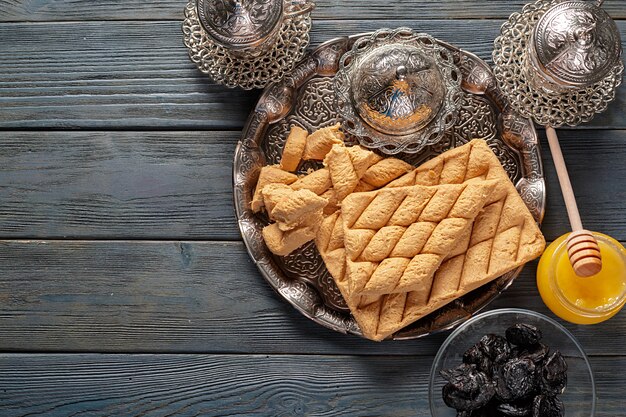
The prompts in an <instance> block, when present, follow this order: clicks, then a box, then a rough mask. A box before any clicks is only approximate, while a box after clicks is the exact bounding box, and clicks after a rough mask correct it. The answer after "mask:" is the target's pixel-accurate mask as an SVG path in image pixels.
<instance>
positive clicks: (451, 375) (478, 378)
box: [440, 364, 495, 410]
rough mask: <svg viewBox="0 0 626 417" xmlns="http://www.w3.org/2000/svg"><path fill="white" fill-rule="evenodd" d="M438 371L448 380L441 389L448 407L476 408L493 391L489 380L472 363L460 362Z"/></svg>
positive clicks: (484, 401)
mask: <svg viewBox="0 0 626 417" xmlns="http://www.w3.org/2000/svg"><path fill="white" fill-rule="evenodd" d="M440 373H441V375H442V376H443V377H444V378H446V380H448V383H447V384H446V385H444V386H443V389H442V395H443V401H444V402H445V403H446V405H448V407H453V408H456V409H457V410H476V409H478V408H480V407H482V406H484V405H485V404H487V403H488V402H489V400H491V398H492V397H493V395H494V393H495V390H494V387H493V383H492V382H491V380H490V379H489V378H488V377H487V375H486V374H485V373H483V372H480V371H478V370H477V369H476V366H474V365H467V364H461V366H458V367H457V368H454V369H448V370H444V371H441V372H440Z"/></svg>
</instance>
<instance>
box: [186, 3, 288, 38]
mask: <svg viewBox="0 0 626 417" xmlns="http://www.w3.org/2000/svg"><path fill="white" fill-rule="evenodd" d="M198 17H199V20H200V23H201V24H202V27H203V28H204V30H205V31H206V33H207V35H208V36H210V37H211V38H212V39H213V40H214V41H215V42H216V43H218V44H220V45H222V46H224V47H226V48H232V49H241V48H249V47H254V46H255V45H257V44H260V43H262V42H263V41H264V40H265V39H266V38H267V37H268V36H269V35H270V34H271V33H272V32H273V31H274V30H275V29H276V28H277V27H278V26H279V24H280V22H281V20H282V17H283V0H198Z"/></svg>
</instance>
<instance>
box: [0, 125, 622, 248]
mask: <svg viewBox="0 0 626 417" xmlns="http://www.w3.org/2000/svg"><path fill="white" fill-rule="evenodd" d="M540 133H541V138H542V148H543V160H544V167H545V170H546V181H547V195H548V205H547V210H546V212H547V214H546V217H545V220H544V224H543V232H544V233H545V235H546V237H547V239H548V240H554V239H556V238H557V237H558V236H560V235H561V234H563V233H565V232H566V231H567V230H568V227H569V223H568V220H567V215H566V213H565V208H564V204H563V199H562V197H561V194H560V189H559V185H558V181H557V177H556V174H555V172H554V166H553V164H552V160H551V158H550V152H549V149H548V146H547V143H546V141H545V137H544V133H543V131H541V132H540ZM559 134H560V136H561V139H562V146H563V152H564V154H565V158H566V161H567V162H568V165H569V167H570V174H571V179H572V183H573V184H574V188H575V191H576V196H577V198H578V205H579V208H580V211H581V215H582V218H583V221H584V224H585V227H587V228H588V229H590V230H598V231H602V232H604V233H608V234H610V235H612V236H614V237H615V238H616V239H622V240H626V214H624V213H623V212H622V210H621V208H622V207H623V205H622V202H623V201H626V188H624V187H615V183H614V182H612V181H610V179H619V178H626V159H625V158H624V157H623V155H624V152H626V130H611V131H596V130H584V131H578V130H570V131H568V130H562V131H560V132H559ZM0 135H2V136H3V139H2V142H1V146H2V148H1V149H0V154H1V155H2V161H3V163H2V164H0V176H1V177H2V178H4V179H5V181H4V184H3V185H2V187H0V238H17V239H27V238H28V239H30V238H34V239H55V238H64V237H68V238H81V239H93V238H97V239H130V238H135V239H136V238H141V239H208V240H238V239H240V234H239V229H238V226H237V224H236V222H235V215H234V208H233V200H232V186H231V178H232V174H231V169H232V158H233V152H234V149H235V144H236V143H237V141H238V140H239V138H240V132H237V131H233V132H223V131H212V132H193V131H182V132H117V131H112V132H111V131H109V132H41V133H38V134H36V135H33V134H32V133H31V132H4V133H0ZM590 145H591V146H593V149H594V152H593V153H591V154H590V153H589V146H590ZM607 216H608V217H610V218H611V221H610V222H609V221H607Z"/></svg>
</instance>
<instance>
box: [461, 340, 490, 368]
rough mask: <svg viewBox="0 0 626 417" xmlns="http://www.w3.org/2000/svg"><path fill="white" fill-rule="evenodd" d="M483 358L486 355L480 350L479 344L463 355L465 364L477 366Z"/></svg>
mask: <svg viewBox="0 0 626 417" xmlns="http://www.w3.org/2000/svg"><path fill="white" fill-rule="evenodd" d="M483 356H485V353H484V352H483V351H482V350H480V345H479V344H478V343H477V344H475V345H473V346H472V347H471V348H469V349H467V350H466V351H465V353H463V363H467V364H470V363H473V364H476V365H477V364H478V362H480V360H481V358H482V357H483Z"/></svg>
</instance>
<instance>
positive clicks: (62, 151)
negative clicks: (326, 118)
mask: <svg viewBox="0 0 626 417" xmlns="http://www.w3.org/2000/svg"><path fill="white" fill-rule="evenodd" d="M522 4H523V2H522V1H519V0H490V1H484V0H457V1H453V0H449V1H444V0H439V1H438V0H429V1H418V0H406V1H402V2H389V1H373V0H370V1H363V0H341V1H339V0H338V1H330V0H318V7H317V9H316V10H315V12H314V15H313V16H314V19H315V20H314V27H313V31H312V43H313V45H316V44H319V43H320V42H322V41H324V40H327V39H329V38H332V37H335V36H339V35H346V34H354V33H359V32H364V31H369V30H373V29H376V28H380V27H398V26H409V27H412V28H414V29H417V30H420V31H425V32H428V33H430V34H432V35H433V36H435V37H438V38H440V39H443V40H446V41H449V42H451V43H453V44H456V45H458V46H460V47H462V48H464V49H467V50H469V51H472V52H474V53H477V54H478V55H479V56H481V57H482V58H485V59H487V60H489V61H491V60H490V55H491V50H492V42H493V40H494V38H495V37H496V36H497V35H498V31H499V27H500V25H501V24H502V23H503V22H504V20H505V19H506V17H507V16H508V15H509V14H510V13H512V12H515V11H519V10H520V9H521V7H522ZM184 5H185V3H184V1H172V0H161V1H157V0H146V1H142V2H128V1H122V0H111V1H106V2H95V1H87V0H54V1H53V0H41V1H27V0H0V22H1V23H0V129H1V131H0V416H2V417H5V416H11V417H12V416H46V417H48V416H53V417H56V416H174V415H175V416H218V415H219V416H224V415H228V416H240V415H259V416H299V415H307V416H339V415H340V416H429V415H430V413H429V411H428V404H427V389H428V380H427V377H428V373H429V370H430V366H431V363H432V360H433V355H434V354H435V353H436V351H437V348H438V347H439V345H440V344H441V343H442V341H443V340H444V338H445V337H446V335H445V334H439V335H436V336H432V337H428V338H425V339H422V340H414V341H407V342H391V343H390V342H384V343H373V342H369V341H366V340H361V339H359V338H357V337H353V336H345V335H341V334H339V333H335V332H332V331H330V330H327V329H325V328H323V327H321V326H318V325H316V324H314V323H313V322H311V321H309V320H307V319H306V318H304V317H303V316H301V315H300V314H299V313H298V312H297V311H296V310H294V309H293V308H292V307H291V306H289V305H288V304H287V303H286V302H284V301H282V300H281V299H280V298H279V297H278V296H277V295H276V294H275V293H274V292H273V291H272V290H271V289H270V287H269V286H268V285H267V284H266V283H265V282H264V281H263V279H262V278H261V276H260V274H259V273H258V272H257V270H256V268H255V266H254V265H253V264H252V263H251V261H250V260H249V258H248V256H247V254H246V251H245V248H244V246H243V244H242V242H241V238H240V235H239V230H238V228H237V224H236V222H235V216H234V211H233V204H232V189H231V166H232V158H233V151H234V148H235V144H236V142H237V140H238V138H239V136H240V131H241V128H242V126H243V123H244V120H245V118H246V116H247V115H248V113H249V112H250V111H251V109H252V106H253V105H254V103H255V101H256V99H257V97H258V92H243V91H238V90H228V89H226V88H223V87H221V86H219V85H216V84H214V83H212V82H211V80H209V79H208V78H207V77H205V76H203V75H201V74H200V73H199V72H198V71H197V70H196V68H195V66H194V65H193V64H192V63H191V62H190V61H189V59H188V57H187V51H186V49H185V47H184V46H183V44H182V34H181V22H182V11H183V7H184ZM604 7H605V8H606V10H608V11H609V12H610V13H611V15H612V16H613V17H614V18H616V19H618V22H617V24H618V27H619V29H620V31H621V33H622V38H623V39H624V40H625V41H626V21H625V20H624V19H626V5H624V2H623V1H616V0H613V1H611V0H609V1H607V2H606V3H605V6H604ZM625 110H626V88H622V89H621V90H619V93H618V98H617V100H616V101H615V102H614V103H612V105H611V106H610V109H609V110H608V111H607V112H605V113H604V114H602V115H600V116H598V117H597V118H596V119H595V120H594V121H593V122H592V123H589V124H587V125H585V126H581V127H579V128H577V129H575V130H566V129H563V130H561V131H560V136H561V138H562V142H563V151H564V154H565V158H566V160H567V162H568V164H569V168H570V172H571V176H572V182H573V184H574V187H575V190H576V193H577V197H578V202H579V206H580V209H581V214H582V216H583V219H584V221H585V223H586V226H587V227H588V228H589V229H591V230H598V231H602V232H605V233H608V234H610V235H612V236H614V237H615V238H617V239H618V240H620V241H622V242H624V241H626V205H625V203H624V202H625V201H626V185H625V184H624V178H626V158H625V156H626V130H625V129H626V118H625V117H624V114H625ZM540 135H541V138H542V145H543V148H544V162H545V167H546V176H547V177H546V179H547V186H548V194H549V199H548V207H547V214H546V217H545V222H544V225H543V231H544V233H545V235H546V238H547V239H548V240H549V241H550V240H553V239H555V238H556V237H558V236H559V235H561V234H563V233H565V232H566V231H567V227H568V223H567V219H566V214H565V209H564V206H563V201H562V199H561V196H560V194H559V189H558V184H557V181H556V175H555V172H554V169H553V166H552V161H551V159H550V156H549V154H548V152H547V144H546V142H545V135H544V134H543V132H540ZM535 268H536V262H535V263H532V264H530V265H528V266H527V268H526V269H525V271H524V273H523V274H522V275H521V276H520V278H518V280H517V281H516V282H515V283H514V284H513V286H512V287H511V288H510V289H509V290H508V291H507V292H506V293H505V294H504V295H503V296H501V297H500V298H499V299H497V300H496V301H495V302H494V303H493V304H492V305H491V306H490V308H497V307H524V308H529V309H532V310H536V311H539V312H542V313H546V314H548V315H550V316H552V317H553V315H552V314H551V313H550V312H549V311H548V310H547V309H546V308H545V307H544V305H543V303H542V302H541V299H540V298H539V296H538V294H537V290H536V287H535V283H534V272H535ZM565 325H566V327H567V328H568V329H570V330H571V331H572V333H574V335H575V336H576V337H577V338H578V339H579V340H580V342H581V343H582V344H583V346H584V347H585V349H586V351H587V353H588V354H589V355H590V358H591V364H592V366H593V369H594V372H595V377H596V382H597V388H598V398H599V402H598V413H597V415H598V416H606V417H615V416H626V411H625V408H624V395H625V394H626V376H625V375H624V371H625V370H626V352H625V351H624V347H623V346H624V343H625V342H626V312H622V313H621V314H619V315H618V316H616V317H615V318H613V319H612V320H610V321H608V322H606V323H604V324H599V325H596V326H591V327H585V326H575V325H570V324H565Z"/></svg>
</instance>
